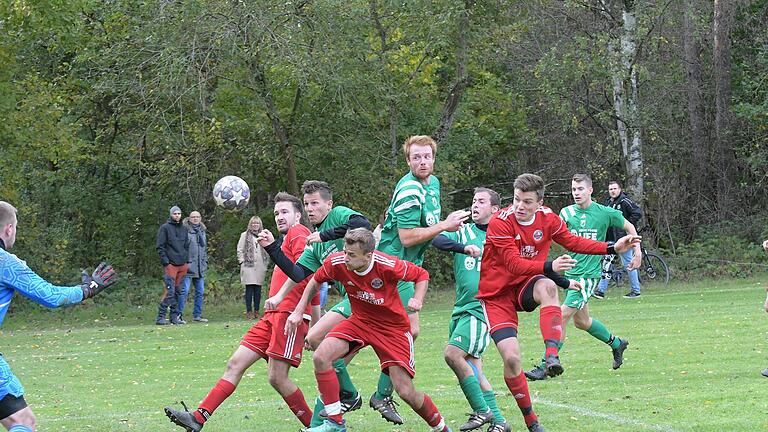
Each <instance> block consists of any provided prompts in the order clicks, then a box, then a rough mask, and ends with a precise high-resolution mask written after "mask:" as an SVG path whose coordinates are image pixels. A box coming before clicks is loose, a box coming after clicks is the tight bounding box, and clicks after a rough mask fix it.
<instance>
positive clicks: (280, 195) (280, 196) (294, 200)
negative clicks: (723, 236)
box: [275, 192, 304, 215]
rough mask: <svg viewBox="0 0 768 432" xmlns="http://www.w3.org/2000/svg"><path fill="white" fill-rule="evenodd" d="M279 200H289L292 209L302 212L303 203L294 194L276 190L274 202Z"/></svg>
mask: <svg viewBox="0 0 768 432" xmlns="http://www.w3.org/2000/svg"><path fill="white" fill-rule="evenodd" d="M279 202H289V203H291V204H293V208H294V210H296V211H297V212H299V213H301V214H302V215H303V214H304V204H302V203H301V200H300V199H298V198H296V197H295V196H293V195H291V194H289V193H288V192H278V193H277V195H275V203H279Z"/></svg>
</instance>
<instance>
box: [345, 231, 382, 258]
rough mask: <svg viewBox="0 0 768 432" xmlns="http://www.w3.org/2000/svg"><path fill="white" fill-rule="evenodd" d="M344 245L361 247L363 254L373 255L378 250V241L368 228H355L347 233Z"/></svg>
mask: <svg viewBox="0 0 768 432" xmlns="http://www.w3.org/2000/svg"><path fill="white" fill-rule="evenodd" d="M344 244H346V245H347V246H352V245H356V244H358V245H360V249H362V250H363V253H371V252H373V251H374V250H375V249H376V239H374V238H373V233H372V232H371V231H369V230H368V229H366V228H355V229H351V230H349V231H347V234H346V235H345V236H344Z"/></svg>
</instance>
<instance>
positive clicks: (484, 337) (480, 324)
mask: <svg viewBox="0 0 768 432" xmlns="http://www.w3.org/2000/svg"><path fill="white" fill-rule="evenodd" d="M490 343H491V335H490V333H489V332H488V323H486V322H485V320H483V319H480V318H478V317H476V316H474V315H472V314H469V313H462V314H460V315H457V316H454V317H452V318H451V324H449V325H448V344H449V345H454V346H457V347H459V348H461V350H462V351H464V352H465V353H467V354H469V355H471V356H472V357H475V358H480V357H482V355H483V352H485V349H486V348H488V344H490Z"/></svg>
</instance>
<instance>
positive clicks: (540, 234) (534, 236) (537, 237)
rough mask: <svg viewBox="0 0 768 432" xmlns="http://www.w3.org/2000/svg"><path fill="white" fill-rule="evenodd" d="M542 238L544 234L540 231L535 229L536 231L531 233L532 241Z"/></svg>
mask: <svg viewBox="0 0 768 432" xmlns="http://www.w3.org/2000/svg"><path fill="white" fill-rule="evenodd" d="M542 238H544V233H543V232H542V231H541V230H539V229H537V230H536V231H534V232H533V239H534V240H536V241H539V240H541V239H542Z"/></svg>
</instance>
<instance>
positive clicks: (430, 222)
mask: <svg viewBox="0 0 768 432" xmlns="http://www.w3.org/2000/svg"><path fill="white" fill-rule="evenodd" d="M436 223H437V221H436V220H435V215H433V214H432V213H427V226H432V225H434V224H436Z"/></svg>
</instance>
